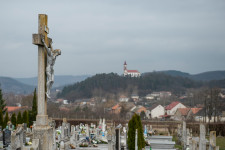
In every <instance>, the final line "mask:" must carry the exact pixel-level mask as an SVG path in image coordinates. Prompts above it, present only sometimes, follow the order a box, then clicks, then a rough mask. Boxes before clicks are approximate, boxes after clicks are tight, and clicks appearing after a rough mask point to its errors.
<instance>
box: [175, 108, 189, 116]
mask: <svg viewBox="0 0 225 150" xmlns="http://www.w3.org/2000/svg"><path fill="white" fill-rule="evenodd" d="M190 109H191V108H178V109H177V111H179V112H180V113H181V115H182V116H187V114H188V112H189V111H190Z"/></svg>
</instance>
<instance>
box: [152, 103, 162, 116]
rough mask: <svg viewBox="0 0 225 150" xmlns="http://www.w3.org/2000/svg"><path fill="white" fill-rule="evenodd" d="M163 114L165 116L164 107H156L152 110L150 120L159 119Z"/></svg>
mask: <svg viewBox="0 0 225 150" xmlns="http://www.w3.org/2000/svg"><path fill="white" fill-rule="evenodd" d="M164 114H165V110H164V107H162V106H161V105H158V106H157V107H156V108H154V109H152V111H151V118H159V116H161V115H164Z"/></svg>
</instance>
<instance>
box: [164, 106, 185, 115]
mask: <svg viewBox="0 0 225 150" xmlns="http://www.w3.org/2000/svg"><path fill="white" fill-rule="evenodd" d="M178 108H186V106H184V105H183V104H182V103H179V104H177V105H176V106H175V107H173V108H172V109H171V110H167V115H174V114H175V112H176V111H177V109H178Z"/></svg>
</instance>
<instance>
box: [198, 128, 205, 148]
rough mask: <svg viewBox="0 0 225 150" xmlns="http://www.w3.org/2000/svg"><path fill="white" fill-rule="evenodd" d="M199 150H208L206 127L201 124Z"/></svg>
mask: <svg viewBox="0 0 225 150" xmlns="http://www.w3.org/2000/svg"><path fill="white" fill-rule="evenodd" d="M199 150H206V139H205V125H204V124H200V139H199Z"/></svg>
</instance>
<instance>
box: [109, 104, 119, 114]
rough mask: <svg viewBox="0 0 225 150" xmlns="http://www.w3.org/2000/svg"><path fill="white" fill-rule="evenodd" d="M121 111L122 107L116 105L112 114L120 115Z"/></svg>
mask: <svg viewBox="0 0 225 150" xmlns="http://www.w3.org/2000/svg"><path fill="white" fill-rule="evenodd" d="M120 111H121V106H120V105H119V104H116V105H114V106H113V107H112V108H111V113H112V114H119V113H120Z"/></svg>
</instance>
